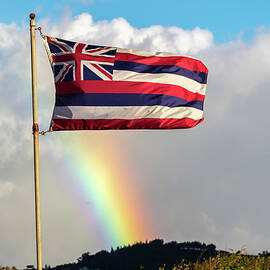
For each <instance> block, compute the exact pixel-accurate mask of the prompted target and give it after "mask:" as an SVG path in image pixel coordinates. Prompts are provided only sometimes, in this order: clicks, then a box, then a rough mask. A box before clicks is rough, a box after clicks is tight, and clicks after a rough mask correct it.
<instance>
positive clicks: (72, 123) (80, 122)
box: [52, 118, 204, 131]
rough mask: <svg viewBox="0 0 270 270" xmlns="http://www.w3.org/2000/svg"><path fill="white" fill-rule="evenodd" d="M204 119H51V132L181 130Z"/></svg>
mask: <svg viewBox="0 0 270 270" xmlns="http://www.w3.org/2000/svg"><path fill="white" fill-rule="evenodd" d="M203 120H204V119H200V120H193V119H191V118H183V119H175V118H168V119H159V118H157V119H156V118H144V119H133V120H126V119H53V125H52V130H53V131H59V130H60V131H61V130H108V129H183V128H192V127H194V126H196V125H198V124H199V123H200V122H202V121H203Z"/></svg>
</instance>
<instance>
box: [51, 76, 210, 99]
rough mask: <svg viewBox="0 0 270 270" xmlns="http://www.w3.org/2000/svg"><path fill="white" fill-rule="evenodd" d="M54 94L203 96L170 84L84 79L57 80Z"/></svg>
mask: <svg viewBox="0 0 270 270" xmlns="http://www.w3.org/2000/svg"><path fill="white" fill-rule="evenodd" d="M55 86H56V94H59V95H60V94H79V93H118V94H121V93H123V94H124V93H130V94H140V93H141V94H161V95H169V96H176V97H179V98H182V99H185V100H187V101H193V100H201V101H204V98H205V96H204V95H202V94H199V93H193V92H190V91H188V90H187V89H185V88H183V87H181V86H176V85H171V84H159V83H150V82H143V83H142V82H129V81H99V80H96V81H95V80H85V81H77V82H57V83H56V84H55Z"/></svg>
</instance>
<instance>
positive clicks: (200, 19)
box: [1, 0, 270, 43]
mask: <svg viewBox="0 0 270 270" xmlns="http://www.w3.org/2000/svg"><path fill="white" fill-rule="evenodd" d="M33 2H36V1H20V0H15V1H12V4H10V2H9V1H4V3H3V2H2V3H1V22H6V23H10V22H16V23H19V24H20V23H22V22H25V21H26V20H27V17H28V14H29V13H30V12H35V13H36V14H37V16H38V17H37V19H38V18H41V17H42V18H44V17H50V18H54V19H55V20H58V19H59V18H60V16H59V14H60V15H61V14H62V13H63V12H64V10H65V9H66V8H68V9H70V10H71V11H72V14H73V15H74V16H75V15H77V14H80V13H82V12H88V13H90V14H91V15H92V16H93V18H94V20H95V21H100V20H111V19H113V18H117V17H124V18H125V19H126V20H127V21H128V22H129V23H130V24H131V25H132V26H134V27H137V28H142V27H149V26H150V25H156V24H157V25H163V26H178V27H181V28H184V29H193V28H194V27H196V26H200V27H201V28H206V29H208V30H210V31H211V32H212V33H213V34H214V40H215V42H216V43H220V42H225V41H229V40H234V39H235V38H236V37H237V36H238V35H239V34H240V35H241V38H242V39H243V40H250V39H252V37H253V36H254V35H255V34H256V31H257V29H258V27H260V26H262V25H264V26H266V27H268V26H269V25H270V19H269V9H270V2H269V1H267V0H258V1H251V0H248V1H244V0H238V1H237V0H236V1H234V0H228V1H216V0H205V1H201V0H197V1H183V0H168V1H163V0H147V1H145V0H137V1H125V0H78V1H77V0H60V1H52V0H50V1H45V0H41V1H37V3H35V4H33Z"/></svg>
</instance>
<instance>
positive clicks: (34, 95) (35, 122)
mask: <svg viewBox="0 0 270 270" xmlns="http://www.w3.org/2000/svg"><path fill="white" fill-rule="evenodd" d="M35 31H36V23H35V14H34V13H31V14H30V37H31V70H32V106H33V143H34V176H35V215H36V252H37V269H38V270H42V251H41V219H40V180H39V127H38V110H37V71H36V65H37V64H36V33H35Z"/></svg>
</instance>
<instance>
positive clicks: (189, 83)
mask: <svg viewBox="0 0 270 270" xmlns="http://www.w3.org/2000/svg"><path fill="white" fill-rule="evenodd" d="M113 80H114V81H130V82H152V83H164V84H172V85H178V86H181V87H184V88H185V89H187V90H188V91H190V92H193V93H199V94H202V95H205V92H206V84H201V83H198V82H196V81H194V80H191V79H189V78H186V77H184V76H180V75H174V74H169V73H158V74H151V73H137V72H133V71H127V70H114V71H113Z"/></svg>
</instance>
